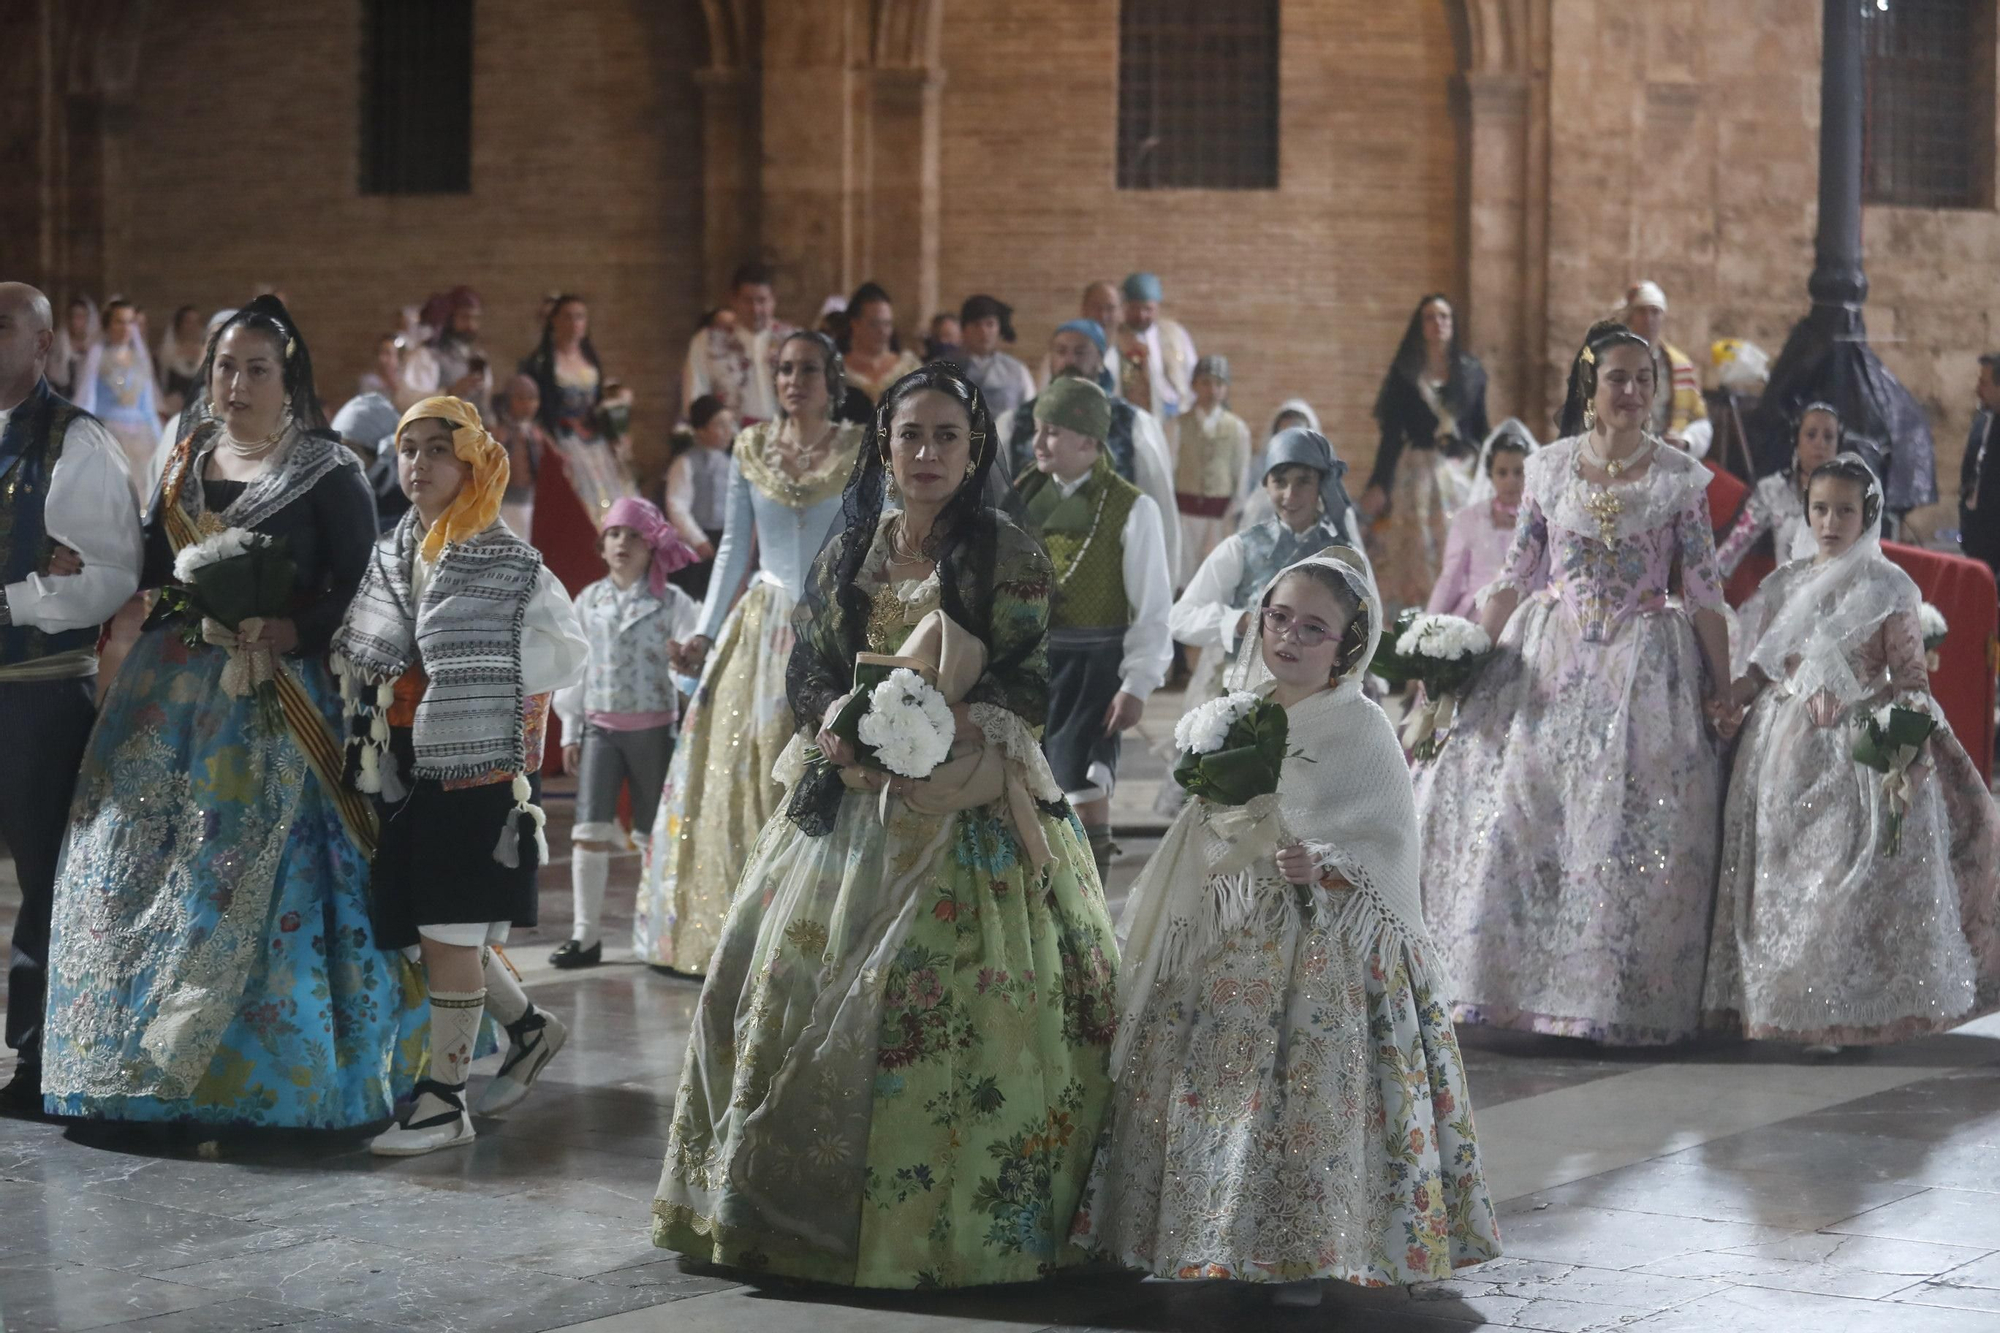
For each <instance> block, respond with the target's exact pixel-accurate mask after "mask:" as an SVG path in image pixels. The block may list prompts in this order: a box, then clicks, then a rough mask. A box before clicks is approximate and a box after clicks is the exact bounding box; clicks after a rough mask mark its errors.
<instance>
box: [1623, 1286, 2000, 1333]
mask: <svg viewBox="0 0 2000 1333" xmlns="http://www.w3.org/2000/svg"><path fill="white" fill-rule="evenodd" d="M1625 1327H1626V1328H1628V1329H1632V1330H1634V1333H1993V1330H1994V1322H1993V1316H1991V1315H1988V1314H1981V1313H1979V1312H1977V1311H1972V1310H1953V1309H1946V1308H1942V1307H1937V1306H1923V1305H1894V1306H1885V1305H1883V1304H1882V1303H1881V1302H1879V1301H1857V1300H1845V1299H1843V1298H1841V1297H1838V1296H1811V1295H1806V1294H1804V1293H1801V1292H1796V1291H1776V1290H1773V1289H1771V1288H1768V1287H1730V1288H1728V1289H1727V1290H1724V1291H1719V1292H1717V1293H1716V1294H1715V1295H1713V1296H1704V1297H1702V1298H1701V1299H1700V1300H1698V1301H1690V1302H1689V1303H1688V1304H1686V1305H1681V1306H1676V1307H1675V1308H1674V1309H1671V1310H1668V1311H1666V1312H1664V1313H1662V1314H1656V1315H1651V1316H1648V1317H1647V1318H1644V1319H1640V1320H1636V1321H1634V1322H1632V1323H1629V1324H1626V1325H1625Z"/></svg>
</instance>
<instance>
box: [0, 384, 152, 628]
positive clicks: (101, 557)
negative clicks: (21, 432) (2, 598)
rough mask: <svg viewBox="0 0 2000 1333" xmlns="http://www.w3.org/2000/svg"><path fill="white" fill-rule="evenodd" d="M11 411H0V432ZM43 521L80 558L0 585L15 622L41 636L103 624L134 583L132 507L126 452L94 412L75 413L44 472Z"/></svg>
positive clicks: (137, 551)
mask: <svg viewBox="0 0 2000 1333" xmlns="http://www.w3.org/2000/svg"><path fill="white" fill-rule="evenodd" d="M12 415H13V411H12V410H9V411H6V412H0V432H4V431H5V430H6V429H7V420H8V418H9V417H11V416H12ZM42 522H43V526H44V527H45V528H46V529H47V530H48V535H49V536H50V537H51V538H52V539H53V540H55V541H58V542H61V543H62V544H63V545H64V546H67V547H69V548H70V549H71V550H72V551H75V552H76V553H77V555H78V556H80V557H82V559H83V572H82V573H80V574H70V575H65V576H63V577H61V578H53V577H51V576H49V575H47V574H30V575H29V576H28V577H27V578H25V579H22V580H21V581H20V582H19V583H10V584H8V585H7V586H6V590H5V595H6V598H7V612H8V615H9V616H10V617H11V618H12V619H13V622H14V623H15V624H16V625H27V626H31V627H32V628H35V629H38V630H41V631H42V632H43V633H44V634H57V633H60V632H62V631H64V630H74V629H86V628H89V627H91V626H95V625H102V624H103V623H104V622H105V621H107V620H109V619H111V617H112V615H113V614H114V613H116V612H117V610H118V608H119V607H121V606H123V605H125V603H126V601H127V600H128V599H130V598H131V596H132V594H133V593H134V592H136V591H138V588H139V565H140V559H141V542H140V539H139V508H138V505H137V503H136V502H135V501H134V500H133V498H132V482H131V479H130V473H129V472H128V471H127V469H126V465H125V451H124V449H122V448H121V447H119V444H118V442H117V441H116V440H114V439H113V438H112V437H111V432H110V431H108V430H106V429H105V428H104V425H103V423H102V422H100V421H98V420H97V419H96V418H95V417H77V418H76V419H75V420H73V421H71V422H70V424H69V430H68V432H67V433H66V434H65V435H64V437H63V451H62V456H61V457H60V458H58V459H57V460H56V465H55V467H54V468H53V469H52V470H51V472H50V473H49V490H48V494H47V495H46V496H44V497H43V502H42Z"/></svg>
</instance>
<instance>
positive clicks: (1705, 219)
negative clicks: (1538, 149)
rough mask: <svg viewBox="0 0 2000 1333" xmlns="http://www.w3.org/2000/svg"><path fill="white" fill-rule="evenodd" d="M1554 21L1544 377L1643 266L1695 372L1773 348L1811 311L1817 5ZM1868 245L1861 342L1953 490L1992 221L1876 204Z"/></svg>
mask: <svg viewBox="0 0 2000 1333" xmlns="http://www.w3.org/2000/svg"><path fill="white" fill-rule="evenodd" d="M1552 18H1553V23H1552V25H1551V33H1552V39H1553V50H1552V52H1551V56H1552V59H1551V88H1550V118H1551V158H1552V161H1551V175H1550V179H1551V200H1552V203H1551V209H1550V214H1551V216H1550V228H1549V334H1548V349H1547V352H1548V373H1549V374H1550V375H1551V376H1552V377H1556V376H1560V375H1562V374H1565V373H1566V372H1567V369H1568V364H1569V358H1570V356H1571V355H1572V354H1573V353H1574V351H1575V346H1576V341H1577V339H1578V338H1579V337H1580V336H1581V334H1582V332H1583V329H1584V328H1585V327H1586V326H1587V325H1588V323H1589V322H1590V321H1591V320H1592V319H1595V318H1599V317H1601V316H1602V315H1603V314H1604V313H1606V312H1607V310H1608V307H1609V306H1610V305H1611V304H1612V303H1613V302H1614V301H1615V300H1616V299H1617V297H1618V294H1619V293H1620V292H1621V291H1622V290H1623V288H1624V285H1625V283H1626V282H1628V281H1629V280H1631V279H1633V278H1637V277H1651V278H1653V279H1654V280H1655V281H1657V282H1659V283H1660V284H1661V285H1662V286H1663V287H1664V288H1666V291H1667V295H1668V299H1669V302H1670V303H1671V306H1672V309H1671V311H1670V315H1669V322H1668V329H1667V337H1668V338H1669V340H1670V341H1672V342H1674V343H1675V344H1676V345H1678V346H1680V347H1682V348H1684V349H1685V350H1686V351H1687V352H1688V353H1689V354H1690V355H1693V356H1696V357H1697V358H1698V359H1699V360H1700V361H1701V362H1702V363H1703V364H1704V365H1705V364H1706V359H1707V348H1708V346H1709V343H1710V341H1711V340H1712V339H1714V338H1719V337H1724V336H1735V337H1743V338H1748V339H1750V340H1752V341H1753V342H1756V343H1757V344H1759V345H1760V346H1762V347H1763V348H1764V349H1765V350H1766V351H1767V352H1769V353H1770V354H1771V355H1772V356H1774V357H1775V356H1776V355H1777V354H1778V350H1779V349H1780V348H1781V347H1782V346H1783V345H1784V340H1785V335H1786V334H1787V332H1789V331H1790V329H1791V326H1792V324H1793V323H1794V322H1795V321H1796V320H1797V319H1798V318H1799V317H1800V316H1801V315H1803V314H1804V313H1805V311H1806V309H1807V306H1808V304H1809V302H1808V299H1807V296H1806V290H1805V287H1806V278H1807V276H1808V274H1809V273H1810V272H1811V270H1812V257H1813V232H1814V226H1815V223H1816V219H1817V214H1818V207H1817V191H1818V188H1819V83H1820V80H1819V62H1820V27H1819V7H1818V6H1817V5H1812V4H1806V3H1802V2H1801V0H1650V3H1648V4H1645V5H1611V4H1599V3H1596V2H1595V0H1554V3H1553V15H1552ZM1635 75H1636V76H1637V77H1634V76H1635ZM1863 238H1864V243H1865V247H1866V256H1865V257H1866V263H1867V270H1868V278H1869V283H1870V289H1871V290H1870V294H1869V299H1868V305H1867V309H1866V316H1867V321H1868V331H1869V334H1870V337H1871V340H1872V341H1873V343H1874V345H1875V347H1876V350H1877V351H1878V352H1880V354H1881V356H1882V359H1883V361H1884V362H1885V363H1887V365H1888V366H1889V368H1890V369H1891V370H1893V371H1894V372H1895V373H1896V375H1897V376H1898V377H1899V378H1900V379H1901V380H1902V381H1903V383H1904V384H1906V385H1908V386H1909V388H1910V390H1911V391H1912V392H1913V393H1914V394H1915V395H1916V397H1917V400H1918V401H1919V402H1920V403H1921V404H1923V406H1924V408H1925V410H1926V411H1927V413H1928V414H1929V416H1930V419H1931V426H1932V430H1933V432H1934V434H1935V435H1936V438H1937V455H1938V483H1939V491H1940V494H1941V495H1942V496H1943V497H1944V498H1945V499H1947V500H1949V499H1952V498H1954V497H1955V496H1956V493H1957V487H1958V464H1959V459H1960V457H1961V455H1962V453H1963V450H1964V444H1965V435H1966V431H1967V428H1968V427H1969V425H1970V421H1971V415H1972V409H1973V405H1974V404H1973V397H1972V383H1973V379H1974V376H1975V374H1976V371H1977V358H1978V355H1979V353H1980V352H1982V351H1984V350H1987V349H1989V348H1990V347H1992V346H1993V345H1994V341H1995V336H1996V334H1995V329H1994V327H1993V321H1992V316H1991V314H1990V313H1989V311H1990V310H1991V309H1992V308H1993V307H1994V305H1995V304H1996V301H1997V300H2000V267H1996V263H1995V261H1996V260H2000V215H1996V214H1995V213H1994V212H1993V211H1992V210H1991V209H1987V210H1973V211H1951V212H1939V211H1922V210H1911V209H1899V208H1877V207H1870V208H1867V209H1866V210H1864V214H1863ZM1552 382H1554V383H1559V382H1560V381H1559V379H1555V380H1552Z"/></svg>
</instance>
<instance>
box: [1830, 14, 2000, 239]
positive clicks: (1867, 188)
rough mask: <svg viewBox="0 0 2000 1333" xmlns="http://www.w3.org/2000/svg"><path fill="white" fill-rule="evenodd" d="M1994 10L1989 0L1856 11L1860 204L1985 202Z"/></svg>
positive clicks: (1982, 205)
mask: <svg viewBox="0 0 2000 1333" xmlns="http://www.w3.org/2000/svg"><path fill="white" fill-rule="evenodd" d="M1993 8H1994V6H1993V0H1867V2H1866V3H1864V4H1863V5H1862V10H1861V12H1862V16H1863V17H1862V24H1861V30H1862V39H1861V40H1862V52H1863V58H1864V59H1865V61H1866V68H1867V116H1866V132H1865V135H1864V139H1863V149H1862V152H1863V158H1862V191H1863V196H1864V198H1865V199H1866V200H1867V202H1869V203H1871V204H1901V205H1904V206H1906V207H1910V208H1987V207H1991V206H1992V192H1993V186H1992V158H1993Z"/></svg>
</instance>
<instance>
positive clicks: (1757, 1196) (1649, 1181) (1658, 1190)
mask: <svg viewBox="0 0 2000 1333" xmlns="http://www.w3.org/2000/svg"><path fill="white" fill-rule="evenodd" d="M1923 1188H1924V1187H1923V1186H1921V1185H1910V1184H1906V1183H1903V1182H1900V1181H1857V1180H1851V1179H1848V1178H1847V1177H1845V1176H1843V1175H1841V1174H1839V1173H1837V1172H1821V1173H1818V1174H1814V1175H1805V1174H1787V1173H1781V1172H1777V1171H1754V1170H1748V1169H1742V1168H1736V1169H1722V1168H1711V1169H1709V1170H1706V1171H1690V1170H1688V1169H1687V1168H1686V1167H1684V1166H1680V1165H1677V1164H1674V1163H1672V1162H1667V1161H1659V1160H1655V1161H1651V1162H1639V1163H1637V1164H1635V1165H1632V1166H1624V1167H1619V1168H1618V1169H1617V1170H1615V1171H1606V1172H1604V1173H1603V1174H1601V1175H1595V1176H1591V1177H1589V1178H1587V1179H1584V1180H1578V1181H1573V1182H1571V1183H1570V1184H1567V1185H1558V1186H1556V1187H1555V1188H1554V1189H1549V1190H1542V1191H1539V1192H1537V1193H1534V1194H1528V1195H1524V1196H1522V1197H1521V1198H1520V1199H1518V1200H1515V1201H1514V1202H1515V1203H1516V1204H1517V1205H1518V1204H1525V1205H1530V1206H1532V1205H1535V1204H1541V1203H1550V1204H1558V1205H1566V1204H1594V1205H1596V1206H1597V1207H1600V1208H1622V1209H1625V1210H1627V1211H1630V1212H1636V1213H1671V1214H1674V1215H1677V1216H1680V1217H1700V1218H1707V1219H1709V1220H1710V1221H1717V1222H1753V1223H1756V1224H1758V1225H1760V1226H1769V1227H1785V1228H1788V1229H1791V1230H1802V1231H1810V1230H1815V1229H1817V1228H1819V1227H1823V1226H1827V1225H1829V1224H1831V1223H1835V1222H1839V1221H1842V1220H1843V1219H1846V1218H1850V1217H1853V1216H1855V1215H1856V1214H1858V1213H1864V1212H1867V1211H1869V1210H1870V1209H1873V1208H1877V1207H1880V1206H1881V1205H1883V1204H1885V1203H1891V1202H1893V1201H1895V1200H1897V1199H1900V1198H1904V1197H1906V1196H1908V1195H1912V1194H1916V1193H1918V1192H1919V1191H1921V1190H1922V1189H1923Z"/></svg>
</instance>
